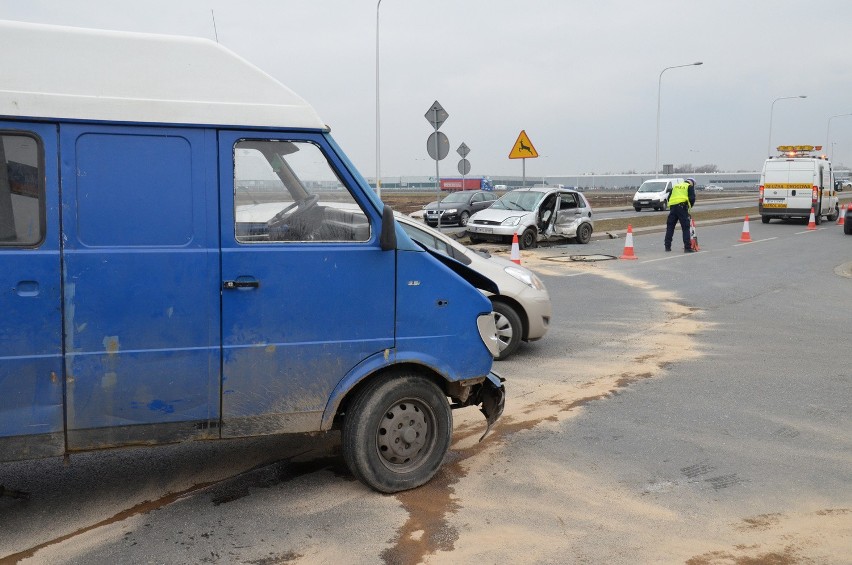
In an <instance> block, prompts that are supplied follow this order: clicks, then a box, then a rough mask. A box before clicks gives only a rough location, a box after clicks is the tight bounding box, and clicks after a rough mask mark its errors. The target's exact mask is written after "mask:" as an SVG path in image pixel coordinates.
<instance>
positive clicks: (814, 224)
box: [808, 208, 817, 230]
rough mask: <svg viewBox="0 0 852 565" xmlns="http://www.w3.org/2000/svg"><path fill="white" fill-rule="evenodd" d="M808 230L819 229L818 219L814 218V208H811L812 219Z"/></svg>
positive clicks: (809, 221)
mask: <svg viewBox="0 0 852 565" xmlns="http://www.w3.org/2000/svg"><path fill="white" fill-rule="evenodd" d="M808 229H809V230H815V229H817V227H816V217H815V216H814V209H813V208H811V217H810V219H809V220H808Z"/></svg>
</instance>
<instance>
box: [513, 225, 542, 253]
mask: <svg viewBox="0 0 852 565" xmlns="http://www.w3.org/2000/svg"><path fill="white" fill-rule="evenodd" d="M536 243H538V232H536V230H535V228H527V229H525V230H524V233H522V234H521V238H520V239H519V240H518V247H520V248H521V249H532V248H533V247H535V246H536Z"/></svg>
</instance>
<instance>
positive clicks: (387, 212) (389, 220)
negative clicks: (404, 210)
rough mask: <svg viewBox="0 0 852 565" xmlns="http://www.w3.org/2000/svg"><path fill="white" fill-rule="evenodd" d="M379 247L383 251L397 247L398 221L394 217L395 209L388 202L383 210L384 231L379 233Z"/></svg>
mask: <svg viewBox="0 0 852 565" xmlns="http://www.w3.org/2000/svg"><path fill="white" fill-rule="evenodd" d="M379 247H381V249H382V251H393V250H394V249H396V221H395V220H394V219H393V209H392V208H391V207H390V206H388V205H387V204H385V207H384V209H383V210H382V232H381V233H380V234H379Z"/></svg>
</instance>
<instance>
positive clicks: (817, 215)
mask: <svg viewBox="0 0 852 565" xmlns="http://www.w3.org/2000/svg"><path fill="white" fill-rule="evenodd" d="M821 223H822V216H821V215H820V213H819V212H814V224H816V225H820V224H821Z"/></svg>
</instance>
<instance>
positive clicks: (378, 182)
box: [376, 0, 382, 199]
mask: <svg viewBox="0 0 852 565" xmlns="http://www.w3.org/2000/svg"><path fill="white" fill-rule="evenodd" d="M381 5H382V0H379V1H378V2H377V3H376V195H377V196H378V197H379V199H381V198H382V141H381V139H382V136H381V129H380V127H379V124H380V120H379V6H381Z"/></svg>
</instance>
